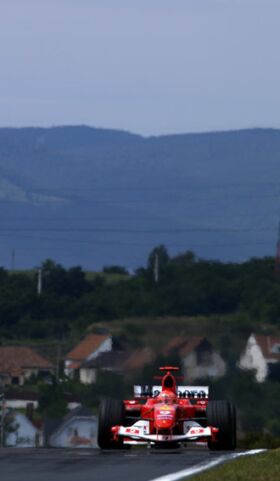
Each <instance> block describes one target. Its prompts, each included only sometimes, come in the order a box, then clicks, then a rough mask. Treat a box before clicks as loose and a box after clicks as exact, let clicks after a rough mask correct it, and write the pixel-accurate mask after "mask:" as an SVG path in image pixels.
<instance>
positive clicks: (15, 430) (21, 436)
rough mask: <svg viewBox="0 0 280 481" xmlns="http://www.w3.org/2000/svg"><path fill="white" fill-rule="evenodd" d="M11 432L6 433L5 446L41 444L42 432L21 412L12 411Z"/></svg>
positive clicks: (33, 446)
mask: <svg viewBox="0 0 280 481" xmlns="http://www.w3.org/2000/svg"><path fill="white" fill-rule="evenodd" d="M11 427H12V432H10V433H9V434H8V435H7V438H6V446H10V447H17V448H35V447H39V446H42V432H41V431H40V430H39V429H37V427H36V426H34V425H33V424H32V422H31V421H30V420H29V419H28V418H27V417H26V416H24V415H23V414H21V413H18V412H13V413H12V423H11Z"/></svg>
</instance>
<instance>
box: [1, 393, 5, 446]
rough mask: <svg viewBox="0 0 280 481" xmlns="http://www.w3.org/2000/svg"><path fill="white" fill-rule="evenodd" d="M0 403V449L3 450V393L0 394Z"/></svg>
mask: <svg viewBox="0 0 280 481" xmlns="http://www.w3.org/2000/svg"><path fill="white" fill-rule="evenodd" d="M0 401H1V424H0V447H1V448H4V440H5V433H4V420H5V395H4V393H2V394H0Z"/></svg>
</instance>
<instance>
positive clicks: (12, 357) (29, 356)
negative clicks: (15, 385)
mask: <svg viewBox="0 0 280 481" xmlns="http://www.w3.org/2000/svg"><path fill="white" fill-rule="evenodd" d="M28 368H31V369H52V368H53V365H52V364H51V363H50V362H49V361H47V359H44V358H43V357H42V356H40V355H39V354H38V353H37V352H35V351H34V350H33V349H31V348H30V347H21V346H0V372H1V373H5V374H10V375H12V376H19V375H20V374H21V373H22V371H23V370H24V369H28Z"/></svg>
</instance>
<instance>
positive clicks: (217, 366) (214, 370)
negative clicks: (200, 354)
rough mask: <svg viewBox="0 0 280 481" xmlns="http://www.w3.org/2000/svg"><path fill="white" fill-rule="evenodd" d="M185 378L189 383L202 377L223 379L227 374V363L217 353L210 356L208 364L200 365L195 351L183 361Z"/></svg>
mask: <svg viewBox="0 0 280 481" xmlns="http://www.w3.org/2000/svg"><path fill="white" fill-rule="evenodd" d="M183 366H184V377H185V379H186V380H187V381H188V382H189V381H192V380H194V379H197V378H200V377H221V376H223V375H224V374H225V372H226V363H225V361H224V360H223V359H222V358H221V356H220V355H219V354H218V353H217V352H211V353H210V354H209V355H208V361H207V363H206V362H205V363H199V362H198V360H197V354H196V352H195V351H193V352H191V353H190V354H189V355H188V356H186V357H185V358H184V359H183Z"/></svg>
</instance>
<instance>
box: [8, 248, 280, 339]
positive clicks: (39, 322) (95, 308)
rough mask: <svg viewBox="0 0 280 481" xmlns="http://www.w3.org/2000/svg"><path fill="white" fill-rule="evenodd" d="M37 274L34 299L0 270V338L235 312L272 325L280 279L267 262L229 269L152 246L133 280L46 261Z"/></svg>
mask: <svg viewBox="0 0 280 481" xmlns="http://www.w3.org/2000/svg"><path fill="white" fill-rule="evenodd" d="M40 270H41V273H42V292H41V293H40V294H39V293H38V292H37V277H36V275H32V273H31V272H9V271H7V270H5V269H4V268H0V336H1V338H7V339H13V338H15V339H27V338H29V339H44V338H47V337H48V338H57V339H60V338H62V337H63V338H65V337H67V336H70V335H72V334H73V332H77V333H79V332H80V333H81V332H84V331H85V329H86V327H87V326H89V325H92V324H94V323H98V322H99V321H103V322H104V321H110V320H112V319H122V318H125V317H133V316H137V317H140V316H142V317H145V316H151V317H152V316H167V315H172V316H201V315H204V316H209V315H212V314H231V313H242V314H244V316H247V317H248V318H250V319H253V320H254V322H262V323H268V324H274V325H275V326H276V325H277V324H279V318H280V278H279V277H278V275H277V274H276V272H275V261H274V259H273V258H272V257H265V258H253V259H250V260H248V261H246V262H242V263H230V262H221V261H216V260H214V261H213V260H205V259H200V258H198V257H197V256H196V255H195V254H194V253H193V252H190V251H187V252H184V253H182V254H179V255H175V256H170V255H169V253H168V251H167V249H166V247H164V246H159V247H156V248H155V249H153V251H152V252H151V253H150V255H149V257H148V260H147V265H146V266H144V267H141V268H139V269H137V270H136V271H135V273H134V274H133V275H129V274H128V273H127V272H126V270H125V269H124V268H123V267H121V266H111V267H106V268H104V271H103V273H99V274H97V275H94V276H89V275H88V274H87V273H86V272H85V271H84V270H83V269H82V268H81V267H79V266H77V267H71V268H69V269H66V268H64V267H63V266H62V265H60V264H58V263H56V262H54V261H52V260H46V261H44V262H43V263H42V265H41V266H40ZM112 274H115V275H117V277H116V279H117V280H115V281H114V282H112V281H111V280H110V276H111V275H112Z"/></svg>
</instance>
